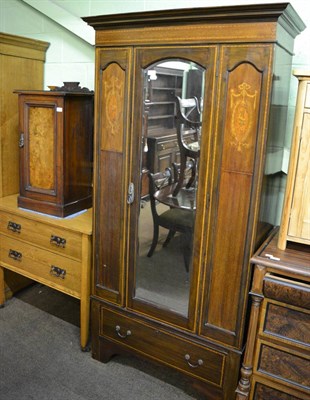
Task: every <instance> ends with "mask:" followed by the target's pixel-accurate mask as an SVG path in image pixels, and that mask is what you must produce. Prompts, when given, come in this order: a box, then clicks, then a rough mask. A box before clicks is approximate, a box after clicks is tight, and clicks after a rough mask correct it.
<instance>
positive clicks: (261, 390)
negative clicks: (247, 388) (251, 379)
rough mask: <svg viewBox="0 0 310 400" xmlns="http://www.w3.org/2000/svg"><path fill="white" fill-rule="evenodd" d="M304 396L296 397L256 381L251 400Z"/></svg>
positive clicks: (302, 397)
mask: <svg viewBox="0 0 310 400" xmlns="http://www.w3.org/2000/svg"><path fill="white" fill-rule="evenodd" d="M305 398H306V397H304V396H303V395H301V397H296V396H293V395H292V394H288V393H285V392H282V391H281V390H278V389H274V388H272V387H269V386H266V385H264V384H262V383H259V382H256V384H255V387H254V395H253V400H300V399H305Z"/></svg>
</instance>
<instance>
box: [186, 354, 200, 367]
mask: <svg viewBox="0 0 310 400" xmlns="http://www.w3.org/2000/svg"><path fill="white" fill-rule="evenodd" d="M184 358H185V360H186V361H187V364H188V365H189V366H190V367H191V368H198V367H200V366H201V365H203V360H202V359H201V358H199V359H198V360H197V364H192V363H191V362H190V359H191V356H190V355H189V354H185V357H184Z"/></svg>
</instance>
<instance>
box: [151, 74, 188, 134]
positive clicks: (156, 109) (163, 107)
mask: <svg viewBox="0 0 310 400" xmlns="http://www.w3.org/2000/svg"><path fill="white" fill-rule="evenodd" d="M154 70H155V71H156V79H155V80H150V81H149V93H148V94H149V100H150V106H149V114H148V129H149V131H151V130H152V129H156V130H158V129H172V128H174V127H175V103H176V101H175V96H180V95H181V93H182V84H183V71H182V70H179V69H173V68H166V67H156V68H154Z"/></svg>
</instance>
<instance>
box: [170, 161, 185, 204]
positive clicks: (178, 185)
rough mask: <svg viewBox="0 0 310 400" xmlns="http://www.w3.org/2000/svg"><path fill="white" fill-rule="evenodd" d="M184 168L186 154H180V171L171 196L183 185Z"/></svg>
mask: <svg viewBox="0 0 310 400" xmlns="http://www.w3.org/2000/svg"><path fill="white" fill-rule="evenodd" d="M185 168H186V156H185V155H183V154H181V160H180V173H179V178H178V179H179V180H178V184H177V186H176V188H175V189H174V192H173V196H176V195H177V194H178V193H179V191H180V189H181V187H182V186H183V182H184V172H185Z"/></svg>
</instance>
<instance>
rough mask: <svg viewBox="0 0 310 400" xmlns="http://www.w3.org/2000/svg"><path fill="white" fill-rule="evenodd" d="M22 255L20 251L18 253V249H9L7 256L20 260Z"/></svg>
mask: <svg viewBox="0 0 310 400" xmlns="http://www.w3.org/2000/svg"><path fill="white" fill-rule="evenodd" d="M22 256H23V255H22V253H20V252H19V251H16V250H12V249H10V250H9V257H10V258H13V260H16V261H21V260H22Z"/></svg>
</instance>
